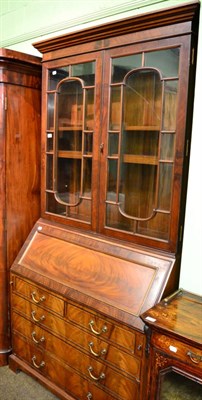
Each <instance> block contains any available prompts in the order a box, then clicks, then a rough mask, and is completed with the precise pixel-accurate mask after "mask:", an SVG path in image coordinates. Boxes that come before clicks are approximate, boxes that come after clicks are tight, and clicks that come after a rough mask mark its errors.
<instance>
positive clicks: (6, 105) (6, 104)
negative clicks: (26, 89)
mask: <svg viewBox="0 0 202 400" xmlns="http://www.w3.org/2000/svg"><path fill="white" fill-rule="evenodd" d="M7 107H8V97H7V96H5V98H4V110H7Z"/></svg>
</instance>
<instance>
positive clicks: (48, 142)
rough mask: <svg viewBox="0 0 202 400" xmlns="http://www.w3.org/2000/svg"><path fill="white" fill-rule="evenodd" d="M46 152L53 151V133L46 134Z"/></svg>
mask: <svg viewBox="0 0 202 400" xmlns="http://www.w3.org/2000/svg"><path fill="white" fill-rule="evenodd" d="M46 150H47V151H52V150H53V133H52V132H47V134H46Z"/></svg>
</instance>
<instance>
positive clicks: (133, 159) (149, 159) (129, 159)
mask: <svg viewBox="0 0 202 400" xmlns="http://www.w3.org/2000/svg"><path fill="white" fill-rule="evenodd" d="M123 162H124V163H131V164H149V165H157V164H158V158H157V157H156V156H143V155H141V156H139V155H134V154H124V156H123Z"/></svg>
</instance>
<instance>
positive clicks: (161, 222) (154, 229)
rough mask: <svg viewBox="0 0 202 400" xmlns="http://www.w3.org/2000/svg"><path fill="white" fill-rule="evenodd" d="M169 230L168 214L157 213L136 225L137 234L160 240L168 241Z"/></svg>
mask: <svg viewBox="0 0 202 400" xmlns="http://www.w3.org/2000/svg"><path fill="white" fill-rule="evenodd" d="M169 229H170V214H163V213H157V214H156V215H155V217H154V218H152V219H150V220H148V221H140V222H138V223H137V233H138V234H140V235H144V236H148V237H151V238H152V237H153V238H156V239H161V240H168V237H169Z"/></svg>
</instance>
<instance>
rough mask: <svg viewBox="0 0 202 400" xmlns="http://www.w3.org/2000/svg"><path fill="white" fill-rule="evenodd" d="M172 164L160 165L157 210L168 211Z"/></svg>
mask: <svg viewBox="0 0 202 400" xmlns="http://www.w3.org/2000/svg"><path fill="white" fill-rule="evenodd" d="M172 174H173V164H172V163H170V164H168V163H160V174H159V193H158V195H159V200H158V208H160V209H161V210H167V211H169V210H170V206H171V194H172V190H171V188H172Z"/></svg>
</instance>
